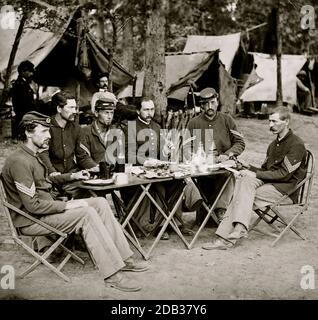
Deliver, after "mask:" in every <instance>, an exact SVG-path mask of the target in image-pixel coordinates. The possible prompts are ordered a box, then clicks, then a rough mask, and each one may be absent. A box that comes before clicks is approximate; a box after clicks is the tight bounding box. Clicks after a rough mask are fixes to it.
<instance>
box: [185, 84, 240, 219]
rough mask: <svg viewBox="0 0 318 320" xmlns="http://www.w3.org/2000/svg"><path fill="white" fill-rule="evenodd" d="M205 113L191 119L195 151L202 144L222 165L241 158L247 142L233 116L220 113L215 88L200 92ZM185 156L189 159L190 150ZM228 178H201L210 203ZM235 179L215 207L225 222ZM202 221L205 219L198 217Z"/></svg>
mask: <svg viewBox="0 0 318 320" xmlns="http://www.w3.org/2000/svg"><path fill="white" fill-rule="evenodd" d="M200 102H201V109H202V113H201V114H200V115H198V116H196V117H194V118H192V119H191V120H190V121H189V123H188V125H187V129H188V132H189V133H190V135H191V136H193V137H195V140H194V143H193V145H194V150H193V151H194V152H196V150H195V149H196V148H197V147H198V145H199V144H200V142H202V145H203V148H204V150H205V151H206V152H207V153H208V152H214V153H216V154H217V159H216V160H217V162H223V161H226V160H228V159H230V158H231V157H232V156H238V155H240V154H241V153H242V152H243V151H244V149H245V142H244V139H243V136H242V134H241V133H240V132H239V131H238V129H237V126H236V124H235V122H234V120H233V118H232V117H231V116H230V115H227V114H224V113H221V112H219V111H218V106H219V95H218V93H217V92H216V91H215V89H213V88H205V89H203V90H202V91H201V92H200ZM186 153H188V154H186V155H185V156H186V157H188V158H189V157H190V154H189V150H187V151H186ZM227 177H228V175H227V174H225V175H224V176H222V177H221V176H220V175H218V177H217V178H214V177H207V178H200V179H198V184H199V186H200V189H201V191H202V192H203V193H204V195H205V196H206V197H207V199H208V201H209V202H210V203H213V201H214V199H215V198H216V196H217V194H218V192H219V191H220V190H221V188H222V186H223V184H224V183H225V181H226V179H227ZM233 188H234V184H233V180H232V179H231V180H230V182H229V184H228V186H227V188H226V189H225V190H224V193H223V195H222V196H221V198H220V199H219V201H218V202H217V204H216V208H215V214H216V215H217V217H218V218H219V220H222V217H223V215H224V212H225V210H226V208H227V206H228V203H229V201H230V199H231V196H232V194H233ZM198 220H199V221H200V222H201V220H202V218H201V217H200V214H199V217H198Z"/></svg>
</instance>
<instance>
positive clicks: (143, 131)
mask: <svg viewBox="0 0 318 320" xmlns="http://www.w3.org/2000/svg"><path fill="white" fill-rule="evenodd" d="M137 114H138V117H137V119H136V120H135V121H129V122H128V126H127V128H126V130H125V144H126V145H125V146H126V149H125V151H126V157H127V161H128V163H132V164H135V165H136V164H137V165H143V164H144V163H145V161H146V160H150V159H165V160H168V156H169V154H170V153H171V148H172V147H173V144H172V143H169V142H166V143H165V144H164V146H162V145H160V142H161V141H160V140H161V139H160V137H161V132H160V130H161V128H160V126H159V124H157V123H156V122H155V121H154V120H153V117H154V114H155V105H154V102H153V100H152V99H150V98H148V97H144V98H143V99H142V101H141V104H140V105H138V106H137ZM183 187H184V182H183V181H182V180H175V181H173V182H171V181H169V182H167V183H165V182H162V183H155V184H153V185H152V189H153V190H155V191H156V193H157V195H161V196H162V197H164V198H165V199H166V200H169V198H170V199H172V200H173V196H175V195H177V194H178V192H181V191H182V189H183ZM134 193H135V188H132V189H131V190H130V191H129V189H127V190H125V192H123V193H122V197H123V199H124V201H125V203H128V202H129V200H130V199H131V197H132V194H134ZM186 196H187V197H188V198H187V199H185V201H184V203H185V204H187V205H188V209H187V210H189V211H190V210H191V211H193V210H195V209H196V208H197V207H199V206H200V205H201V204H202V198H201V196H200V193H199V191H198V190H197V188H196V186H195V185H194V183H193V182H192V181H187V186H186ZM168 203H169V201H168ZM179 217H180V220H181V216H180V215H179ZM135 218H136V219H137V221H138V222H139V223H140V224H141V225H142V226H143V227H145V228H147V229H148V230H149V231H152V230H153V228H155V227H156V226H157V223H156V220H157V219H161V214H159V213H156V210H152V208H151V207H150V205H149V200H148V199H144V201H142V203H141V204H140V206H139V213H138V215H137V216H136V217H135ZM181 232H183V233H184V234H190V233H192V232H191V230H189V229H188V228H187V227H185V225H184V224H182V226H181ZM162 239H164V240H167V239H169V235H168V233H165V234H164V235H163V237H162Z"/></svg>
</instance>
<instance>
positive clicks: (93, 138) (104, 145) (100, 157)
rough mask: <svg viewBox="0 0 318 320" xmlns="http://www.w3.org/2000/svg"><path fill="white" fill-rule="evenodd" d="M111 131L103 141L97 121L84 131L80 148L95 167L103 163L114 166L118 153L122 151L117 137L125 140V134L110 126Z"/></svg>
mask: <svg viewBox="0 0 318 320" xmlns="http://www.w3.org/2000/svg"><path fill="white" fill-rule="evenodd" d="M110 130H111V131H110ZM110 130H109V131H108V132H107V133H106V138H105V140H104V141H103V139H102V137H101V136H100V134H99V132H98V129H97V123H96V121H94V122H93V123H92V124H90V125H88V126H86V127H84V128H83V129H82V140H81V143H80V147H81V149H82V150H83V151H84V152H86V153H87V155H88V156H89V157H90V158H91V160H92V162H93V163H94V164H95V165H97V164H98V163H99V162H101V161H106V162H107V163H112V164H113V163H114V162H115V159H116V158H117V157H116V156H117V152H119V151H120V150H119V147H118V140H117V138H115V136H116V137H119V136H121V138H123V134H122V132H121V129H118V128H116V126H110Z"/></svg>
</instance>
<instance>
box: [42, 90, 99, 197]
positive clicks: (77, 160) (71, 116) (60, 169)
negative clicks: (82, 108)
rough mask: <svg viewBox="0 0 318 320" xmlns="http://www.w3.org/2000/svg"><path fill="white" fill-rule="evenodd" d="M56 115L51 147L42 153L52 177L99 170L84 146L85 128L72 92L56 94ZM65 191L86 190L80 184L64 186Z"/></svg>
mask: <svg viewBox="0 0 318 320" xmlns="http://www.w3.org/2000/svg"><path fill="white" fill-rule="evenodd" d="M51 105H52V108H55V109H56V114H55V115H54V116H53V117H52V118H51V123H52V124H51V127H50V134H51V139H50V142H49V148H48V149H47V150H45V151H43V152H41V153H40V157H41V160H42V161H43V162H44V164H45V165H46V167H47V168H48V172H49V175H50V176H55V175H58V174H63V173H74V172H76V171H79V170H81V169H90V170H91V171H92V170H94V169H95V170H97V169H98V168H97V167H96V164H95V162H94V161H92V159H91V158H90V157H89V156H88V155H87V153H86V152H85V151H84V150H83V149H82V148H81V147H80V143H81V137H82V129H81V127H80V125H79V124H78V121H77V119H76V116H77V104H76V101H75V98H74V96H73V95H72V94H70V93H69V92H65V91H60V92H58V93H56V94H55V95H54V96H53V97H52V102H51ZM63 190H64V192H65V193H66V194H67V195H68V196H69V197H73V198H81V197H82V196H83V192H81V191H80V190H78V188H77V184H76V183H66V184H64V185H63Z"/></svg>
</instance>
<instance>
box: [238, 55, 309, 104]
mask: <svg viewBox="0 0 318 320" xmlns="http://www.w3.org/2000/svg"><path fill="white" fill-rule="evenodd" d="M251 54H252V55H253V57H254V63H255V64H256V65H257V67H256V69H255V71H256V73H257V75H258V76H259V77H261V78H262V79H263V80H262V81H260V82H259V83H257V84H255V85H254V86H252V87H250V88H248V89H247V90H246V91H244V92H243V94H242V95H241V97H240V98H241V99H242V100H243V101H244V102H254V101H276V90H277V76H276V70H277V61H276V56H270V55H269V54H265V53H256V52H252V53H251ZM306 60H307V59H306V57H305V56H302V55H282V86H283V101H284V102H287V103H290V104H293V105H296V104H297V91H296V75H297V74H298V73H299V71H300V70H301V68H302V67H303V66H304V64H305V63H306Z"/></svg>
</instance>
